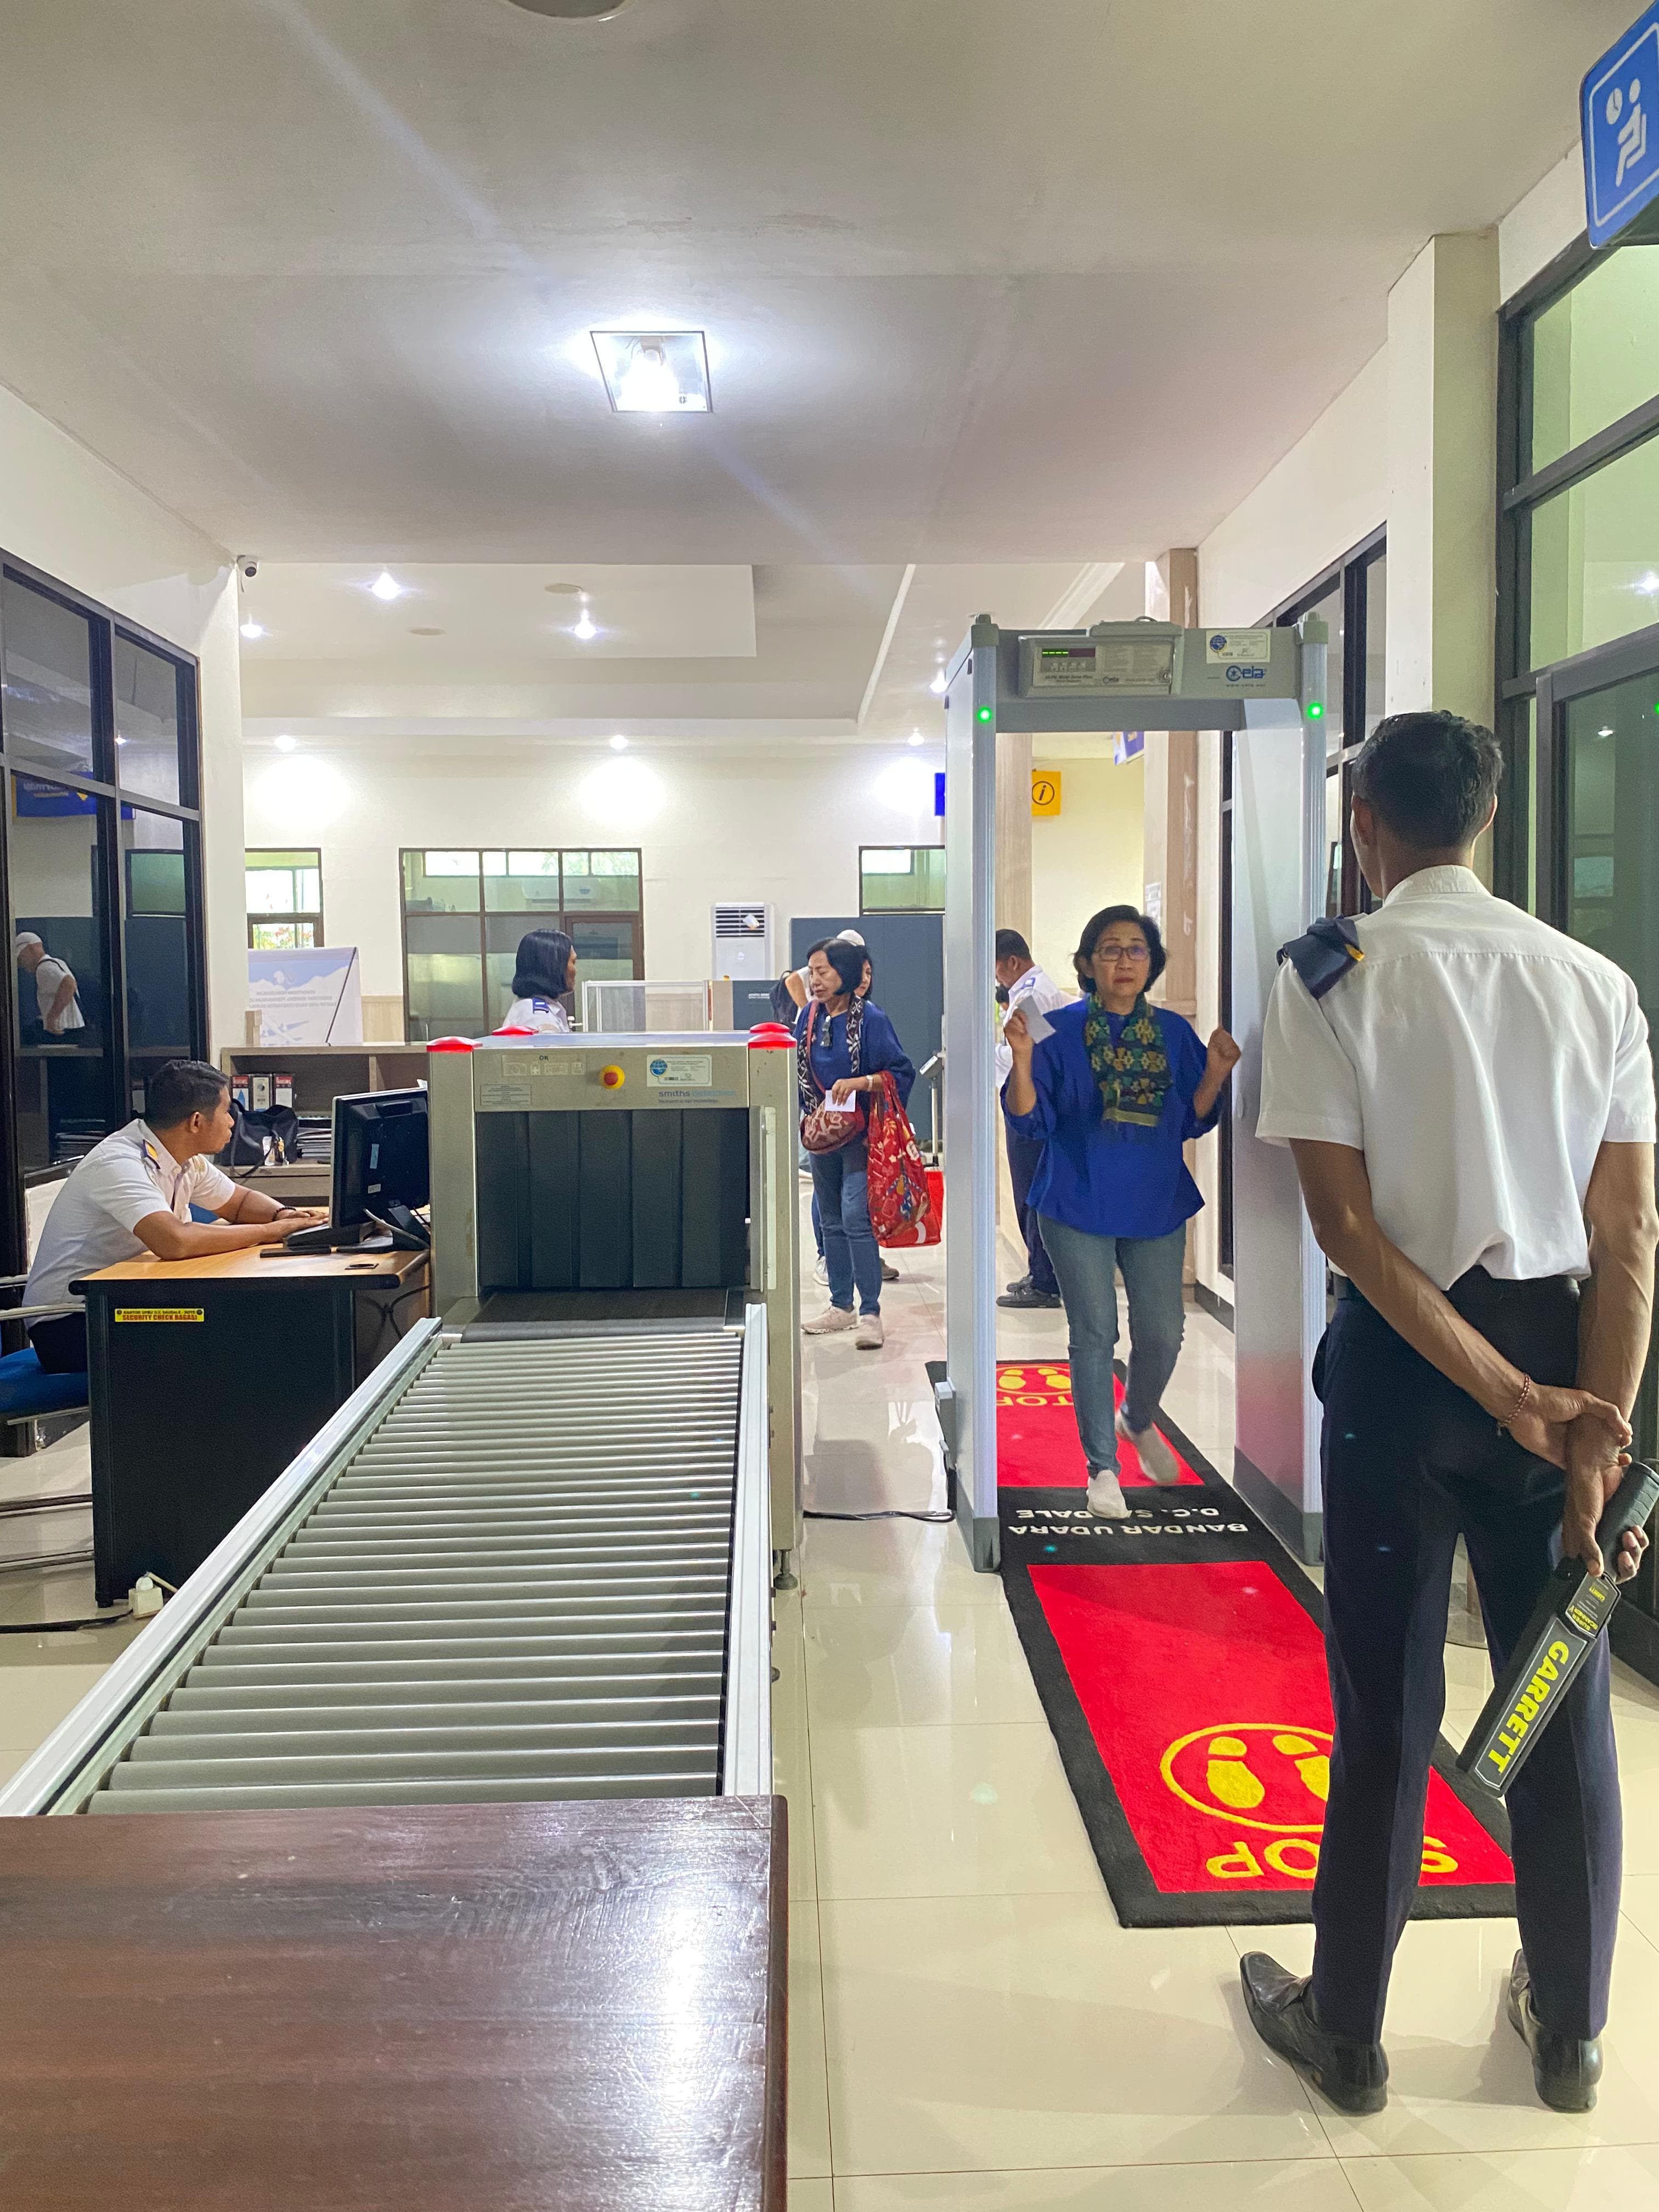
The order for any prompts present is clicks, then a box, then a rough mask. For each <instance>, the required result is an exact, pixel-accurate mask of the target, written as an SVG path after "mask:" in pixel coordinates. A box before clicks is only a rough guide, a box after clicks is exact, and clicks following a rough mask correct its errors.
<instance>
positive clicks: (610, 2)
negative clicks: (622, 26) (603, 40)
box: [513, 0, 629, 23]
mask: <svg viewBox="0 0 1659 2212" xmlns="http://www.w3.org/2000/svg"><path fill="white" fill-rule="evenodd" d="M628 4H629V0H513V6H514V7H515V8H523V9H526V10H527V11H528V13H529V14H531V15H562V16H564V17H565V18H566V19H567V20H568V21H570V22H579V23H603V22H604V21H605V19H606V17H607V16H610V15H621V13H622V11H623V9H624V8H626V7H627V6H628Z"/></svg>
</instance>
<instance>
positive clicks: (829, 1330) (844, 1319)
mask: <svg viewBox="0 0 1659 2212" xmlns="http://www.w3.org/2000/svg"><path fill="white" fill-rule="evenodd" d="M858 1325H859V1317H858V1316H857V1315H856V1314H855V1313H854V1311H853V1309H852V1308H851V1306H826V1307H825V1308H824V1310H823V1312H822V1313H821V1314H819V1315H818V1316H817V1318H816V1319H815V1320H812V1321H809V1322H803V1324H802V1326H801V1334H802V1335H803V1336H838V1335H839V1334H841V1332H842V1329H844V1328H857V1327H858Z"/></svg>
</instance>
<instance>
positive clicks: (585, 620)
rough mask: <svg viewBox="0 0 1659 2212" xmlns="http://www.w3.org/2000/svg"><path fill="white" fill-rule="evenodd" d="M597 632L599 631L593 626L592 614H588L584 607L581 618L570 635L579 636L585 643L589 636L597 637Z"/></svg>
mask: <svg viewBox="0 0 1659 2212" xmlns="http://www.w3.org/2000/svg"><path fill="white" fill-rule="evenodd" d="M571 635H572V636H573V637H579V638H580V640H581V641H582V643H583V644H584V645H586V642H587V641H588V639H589V638H590V637H597V636H598V635H599V631H598V630H597V629H595V627H594V623H593V617H592V615H591V614H589V613H588V611H587V609H586V607H584V608H583V609H582V618H581V620H580V622H579V623H577V624H576V626H575V628H574V630H573V631H572V632H571Z"/></svg>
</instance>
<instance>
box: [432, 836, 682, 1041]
mask: <svg viewBox="0 0 1659 2212" xmlns="http://www.w3.org/2000/svg"><path fill="white" fill-rule="evenodd" d="M532 851H534V852H539V853H555V854H557V856H558V862H559V904H558V908H557V910H556V911H553V910H551V909H550V908H545V907H541V908H537V907H526V908H522V909H520V908H510V907H509V908H502V907H497V908H488V907H486V906H485V904H484V884H485V881H486V878H485V876H484V872H483V856H484V854H486V853H497V852H501V853H505V852H515V853H516V852H532ZM435 852H456V853H475V854H477V861H478V868H477V876H476V877H475V878H474V880H475V881H476V883H477V890H478V903H477V909H476V911H474V912H467V911H462V912H460V913H457V914H454V915H452V916H451V917H450V918H451V919H452V920H453V921H476V922H477V928H478V951H477V960H478V1012H479V1017H480V1021H481V1024H482V1026H481V1027H480V1028H479V1029H478V1030H477V1031H476V1032H474V1034H476V1035H477V1036H487V1035H488V1034H489V1030H491V1028H493V1026H494V1024H493V1021H492V1019H491V1017H490V1012H489V958H490V946H489V924H490V922H491V921H500V920H501V917H502V916H503V915H507V916H511V915H515V914H521V915H522V919H523V922H524V927H525V928H526V930H528V929H532V928H534V927H538V926H539V927H544V928H547V929H562V930H563V931H564V932H565V933H566V934H567V935H568V937H570V938H571V939H573V941H574V938H575V935H576V932H577V930H578V929H580V927H582V926H583V925H584V924H586V923H592V922H602V923H604V924H605V925H606V926H607V927H612V928H616V927H620V926H622V925H623V924H626V925H627V927H628V933H629V960H630V963H631V965H632V968H633V976H632V979H631V980H632V981H635V982H639V981H641V980H642V979H643V977H644V975H645V850H644V848H643V847H642V846H639V845H604V844H597V845H596V844H595V843H594V842H592V840H591V839H590V840H589V841H588V842H586V843H585V844H581V845H537V846H531V845H528V844H524V843H520V844H518V845H513V844H511V843H510V842H505V843H502V844H496V845H477V846H472V845H453V846H437V845H430V844H420V845H400V846H399V847H398V943H399V951H400V957H401V961H402V968H403V991H404V1036H406V1037H408V1038H409V1039H410V1041H411V1042H414V1041H415V1023H416V1015H415V1013H414V1010H413V1008H412V1006H411V1005H410V987H409V922H410V907H409V898H408V893H407V890H406V888H405V886H406V884H407V880H408V878H407V872H406V869H405V867H404V863H405V861H406V860H408V859H409V858H410V855H411V854H425V853H435ZM596 852H597V853H630V854H632V855H633V856H634V859H635V862H636V863H637V866H636V868H635V878H634V879H635V882H636V883H637V884H638V885H639V904H638V905H637V906H635V907H628V908H623V907H617V908H598V907H587V906H583V907H573V908H567V906H566V904H565V890H564V885H565V873H566V871H565V859H566V855H567V854H576V853H581V854H592V853H596ZM422 872H424V869H422ZM588 877H589V880H592V872H591V871H589V872H588ZM419 918H420V917H419V915H418V914H417V915H416V919H417V920H418V919H419ZM454 957H457V958H459V959H466V958H470V957H471V954H470V953H460V954H457V955H455V956H454ZM617 980H618V981H622V980H623V978H620V977H619V978H618V979H617ZM420 1019H422V1021H424V1019H425V1017H424V1016H423V1015H422V1016H421V1017H420Z"/></svg>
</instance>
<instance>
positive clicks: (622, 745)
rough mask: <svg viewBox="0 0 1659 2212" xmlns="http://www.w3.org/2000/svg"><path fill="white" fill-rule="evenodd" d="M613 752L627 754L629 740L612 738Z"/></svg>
mask: <svg viewBox="0 0 1659 2212" xmlns="http://www.w3.org/2000/svg"><path fill="white" fill-rule="evenodd" d="M627 750H628V740H627V738H624V737H615V738H611V751H612V752H613V753H625V752H626V751H627Z"/></svg>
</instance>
